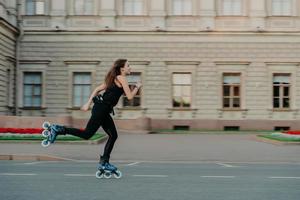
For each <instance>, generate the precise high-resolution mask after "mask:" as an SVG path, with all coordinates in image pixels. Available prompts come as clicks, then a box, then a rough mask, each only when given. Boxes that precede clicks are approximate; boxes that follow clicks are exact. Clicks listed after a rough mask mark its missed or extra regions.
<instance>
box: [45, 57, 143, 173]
mask: <svg viewBox="0 0 300 200" xmlns="http://www.w3.org/2000/svg"><path fill="white" fill-rule="evenodd" d="M130 71H131V68H130V66H129V63H128V61H127V60H126V59H118V60H116V61H115V62H114V64H113V66H112V68H111V69H110V71H109V72H108V73H107V75H106V77H105V82H104V83H103V84H101V85H99V86H98V87H96V89H95V90H94V91H93V92H92V94H91V96H90V98H89V100H88V101H87V102H86V103H85V104H84V105H83V106H82V107H81V110H83V111H88V110H89V108H90V106H91V104H92V103H94V105H93V108H92V115H91V117H90V119H89V121H88V123H87V125H86V128H85V129H84V130H81V129H77V128H69V127H65V126H61V125H57V124H53V125H50V124H49V123H46V124H45V123H44V124H43V127H44V128H45V129H48V130H49V131H48V135H47V134H45V135H47V137H48V139H47V140H44V141H43V142H42V145H43V146H48V145H49V144H50V143H54V141H55V139H56V137H57V135H65V134H70V135H74V136H77V137H80V138H83V139H89V138H91V137H92V136H93V135H94V134H95V133H96V131H97V130H98V129H99V127H100V126H102V128H103V130H104V131H105V132H106V133H107V135H108V140H107V142H106V144H105V148H104V152H103V155H102V156H100V161H99V167H98V170H99V171H98V172H97V173H98V174H96V176H97V177H98V178H101V177H102V176H103V174H104V176H106V174H105V173H106V172H107V173H108V172H111V173H115V174H116V176H117V177H120V175H121V174H117V173H121V172H120V171H118V170H117V168H116V167H115V166H114V165H112V164H110V163H109V159H110V154H111V152H112V149H113V147H114V144H115V141H116V140H117V137H118V133H117V130H116V127H115V124H114V121H113V119H112V117H111V116H110V113H112V112H113V107H114V106H115V105H116V104H117V103H118V101H119V99H120V97H121V95H122V94H123V93H125V95H126V97H127V98H128V99H129V100H130V99H132V98H133V97H134V96H135V95H136V94H137V92H138V91H139V89H140V87H141V86H142V85H141V83H137V84H136V85H135V87H134V89H133V90H131V89H130V88H129V85H128V82H127V79H126V76H127V75H129V74H130ZM102 91H104V93H103V94H100V93H101V92H102ZM107 176H109V177H110V176H111V174H110V175H109V174H107Z"/></svg>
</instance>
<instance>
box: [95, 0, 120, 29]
mask: <svg viewBox="0 0 300 200" xmlns="http://www.w3.org/2000/svg"><path fill="white" fill-rule="evenodd" d="M100 7H101V9H100V13H99V14H100V15H101V16H102V26H103V27H102V28H105V29H108V30H109V29H115V28H116V18H115V17H116V15H117V12H116V4H115V1H112V0H101V5H100Z"/></svg>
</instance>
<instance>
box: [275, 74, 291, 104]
mask: <svg viewBox="0 0 300 200" xmlns="http://www.w3.org/2000/svg"><path fill="white" fill-rule="evenodd" d="M290 79H291V75H290V74H273V108H275V109H276V108H277V109H283V108H290V99H291V94H290V90H291V80H290Z"/></svg>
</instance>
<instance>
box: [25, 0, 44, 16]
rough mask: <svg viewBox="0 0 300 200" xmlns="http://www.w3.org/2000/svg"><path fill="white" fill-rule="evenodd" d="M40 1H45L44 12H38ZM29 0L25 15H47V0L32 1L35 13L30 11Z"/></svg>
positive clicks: (26, 1) (26, 3)
mask: <svg viewBox="0 0 300 200" xmlns="http://www.w3.org/2000/svg"><path fill="white" fill-rule="evenodd" d="M38 2H43V4H44V5H43V7H44V9H43V13H37V3H38ZM28 3H29V2H28V0H25V15H27V16H45V15H46V8H47V6H48V5H47V3H48V2H47V0H32V3H33V8H32V9H33V13H29V10H28Z"/></svg>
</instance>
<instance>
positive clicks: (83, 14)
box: [72, 0, 96, 16]
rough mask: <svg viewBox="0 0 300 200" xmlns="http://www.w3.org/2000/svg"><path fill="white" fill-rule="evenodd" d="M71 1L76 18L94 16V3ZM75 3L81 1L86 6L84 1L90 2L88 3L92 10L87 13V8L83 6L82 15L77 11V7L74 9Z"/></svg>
mask: <svg viewBox="0 0 300 200" xmlns="http://www.w3.org/2000/svg"><path fill="white" fill-rule="evenodd" d="M72 1H73V12H74V15H76V16H91V15H94V14H95V7H96V4H95V1H94V0H72ZM76 1H83V5H87V3H86V1H90V3H91V4H92V8H91V10H90V12H87V7H86V6H84V7H83V8H81V9H82V11H83V12H82V13H80V12H78V11H79V10H77V7H76V3H77V2H76Z"/></svg>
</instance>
